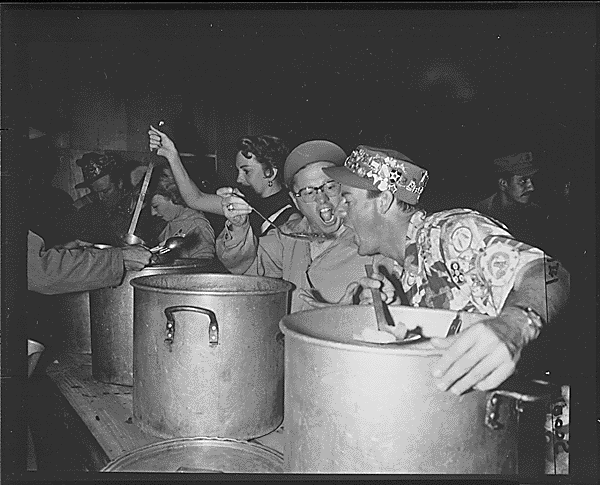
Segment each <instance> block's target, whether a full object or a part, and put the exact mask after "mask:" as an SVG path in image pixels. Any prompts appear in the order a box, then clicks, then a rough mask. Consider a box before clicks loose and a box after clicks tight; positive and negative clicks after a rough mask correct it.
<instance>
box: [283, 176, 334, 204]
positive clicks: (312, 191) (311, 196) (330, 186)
mask: <svg viewBox="0 0 600 485" xmlns="http://www.w3.org/2000/svg"><path fill="white" fill-rule="evenodd" d="M341 191H342V184H340V183H339V182H334V181H331V182H326V183H324V184H323V185H321V186H320V187H304V188H303V189H300V190H299V191H298V192H294V195H295V196H296V197H300V198H301V199H302V202H306V203H309V202H314V201H315V200H316V198H317V193H318V192H323V193H324V194H325V195H326V196H327V197H336V196H338V195H340V193H341Z"/></svg>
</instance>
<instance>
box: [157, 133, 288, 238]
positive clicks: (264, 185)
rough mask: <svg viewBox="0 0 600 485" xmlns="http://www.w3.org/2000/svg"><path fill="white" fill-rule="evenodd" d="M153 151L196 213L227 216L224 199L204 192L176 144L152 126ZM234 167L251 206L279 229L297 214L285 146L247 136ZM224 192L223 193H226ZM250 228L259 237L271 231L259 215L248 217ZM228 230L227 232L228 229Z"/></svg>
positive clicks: (270, 139)
mask: <svg viewBox="0 0 600 485" xmlns="http://www.w3.org/2000/svg"><path fill="white" fill-rule="evenodd" d="M148 134H149V135H150V149H151V150H154V149H156V153H157V155H160V156H163V157H165V158H166V159H167V160H168V162H169V165H170V167H171V170H172V172H173V176H174V178H175V181H176V183H177V186H178V187H179V190H180V191H181V195H182V197H183V200H184V201H185V203H186V204H187V205H188V206H189V207H191V208H193V209H197V210H201V211H205V212H211V213H213V214H219V215H225V216H226V217H227V216H228V214H224V213H223V208H222V204H221V200H222V198H221V196H220V195H215V194H207V193H205V192H202V191H201V190H200V189H199V188H198V186H197V185H196V184H195V183H194V182H193V181H192V179H191V178H190V176H189V174H188V172H187V171H186V169H185V167H184V166H183V164H182V162H181V158H180V157H179V153H178V151H177V148H175V144H174V143H173V141H172V140H171V139H170V138H169V137H168V136H167V135H166V134H164V133H162V132H161V131H159V130H157V129H156V128H154V127H153V126H151V127H150V131H148ZM237 148H238V152H237V155H236V161H235V165H236V168H237V170H238V177H237V183H238V184H239V185H240V186H241V187H242V188H244V187H247V188H249V189H251V190H249V191H248V193H247V194H246V196H247V198H248V199H249V201H250V203H251V204H252V205H253V206H254V207H255V208H256V209H257V210H258V211H260V212H261V214H263V215H264V216H265V217H267V218H268V219H269V220H270V221H271V222H272V223H273V224H276V225H277V226H280V225H282V224H284V223H285V222H287V220H288V218H289V217H290V216H291V215H292V214H293V213H295V212H297V211H296V209H295V206H294V204H293V202H292V200H291V198H290V195H289V194H288V192H287V191H286V190H285V189H284V187H285V185H284V183H283V181H282V176H283V174H282V172H283V164H284V162H285V159H286V157H287V155H288V152H289V150H288V148H287V147H286V145H285V143H284V142H283V141H282V140H281V139H280V138H277V137H274V136H269V135H255V136H244V137H242V138H241V139H240V140H239V142H238V146H237ZM223 190H224V189H220V191H223ZM226 192H227V194H228V195H235V193H236V192H237V193H238V194H240V192H239V191H238V190H237V189H228V190H226ZM249 219H250V227H251V228H252V231H253V233H254V235H255V236H256V237H260V236H262V235H263V234H265V233H266V232H267V231H268V230H269V228H270V227H271V226H270V225H269V223H268V222H265V221H263V219H262V218H261V217H260V216H258V215H257V214H256V213H254V212H252V213H251V214H250V216H249ZM228 222H229V223H245V222H246V221H245V218H244V221H241V220H240V218H239V216H238V218H237V219H236V221H233V220H232V219H229V218H228ZM225 230H227V228H226V229H225Z"/></svg>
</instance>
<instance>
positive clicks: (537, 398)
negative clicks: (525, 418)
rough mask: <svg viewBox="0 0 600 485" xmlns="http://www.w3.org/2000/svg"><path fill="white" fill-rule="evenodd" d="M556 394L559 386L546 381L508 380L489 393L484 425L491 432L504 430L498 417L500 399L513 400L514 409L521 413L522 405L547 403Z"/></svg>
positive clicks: (514, 378) (513, 378) (516, 378)
mask: <svg viewBox="0 0 600 485" xmlns="http://www.w3.org/2000/svg"><path fill="white" fill-rule="evenodd" d="M557 392H558V393H560V386H557V385H556V384H553V383H550V382H547V381H541V380H524V379H521V378H518V377H512V378H509V379H507V380H506V381H504V382H503V383H502V384H501V385H500V387H499V388H497V389H493V390H491V391H489V394H488V400H487V403H486V408H485V425H486V426H487V427H488V428H491V429H493V430H499V429H502V428H504V424H502V423H501V422H500V415H499V412H500V402H501V401H502V398H504V399H506V398H509V399H513V400H515V401H516V409H517V411H518V412H520V413H521V412H523V403H534V402H548V403H549V402H550V399H551V398H552V396H554V395H555V394H556V393H557Z"/></svg>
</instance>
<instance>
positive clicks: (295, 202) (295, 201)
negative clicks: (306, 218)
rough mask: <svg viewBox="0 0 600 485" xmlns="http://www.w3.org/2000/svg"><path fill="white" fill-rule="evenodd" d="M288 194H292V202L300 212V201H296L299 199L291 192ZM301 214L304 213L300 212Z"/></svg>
mask: <svg viewBox="0 0 600 485" xmlns="http://www.w3.org/2000/svg"><path fill="white" fill-rule="evenodd" d="M288 194H290V198H291V199H292V202H293V203H294V205H295V206H296V209H298V210H300V207H298V201H297V200H296V199H297V198H298V197H296V196H295V195H294V193H293V192H292V191H291V190H290V191H289V192H288ZM300 212H302V211H300Z"/></svg>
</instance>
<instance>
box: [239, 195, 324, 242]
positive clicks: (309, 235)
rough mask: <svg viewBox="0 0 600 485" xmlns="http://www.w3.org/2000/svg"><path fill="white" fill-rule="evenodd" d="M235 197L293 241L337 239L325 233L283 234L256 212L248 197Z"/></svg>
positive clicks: (271, 223) (269, 222)
mask: <svg viewBox="0 0 600 485" xmlns="http://www.w3.org/2000/svg"><path fill="white" fill-rule="evenodd" d="M233 195H234V196H235V197H239V198H240V199H242V200H243V201H244V202H246V204H248V205H249V206H250V208H251V209H252V210H253V211H254V212H256V213H257V214H258V216H259V217H260V218H261V219H262V220H264V221H265V222H267V223H268V224H270V225H271V226H273V227H274V228H275V230H276V231H277V232H278V233H279V234H280V235H282V236H286V237H291V238H292V239H301V240H304V241H329V240H332V239H335V236H334V235H333V234H325V233H321V234H320V233H317V232H283V231H282V230H281V229H280V228H279V226H276V225H275V224H274V223H273V222H271V221H270V220H269V219H267V218H266V217H265V216H264V215H263V214H261V213H260V211H258V210H256V208H255V207H252V205H251V204H250V202H248V199H247V198H246V196H244V195H241V194H233Z"/></svg>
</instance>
